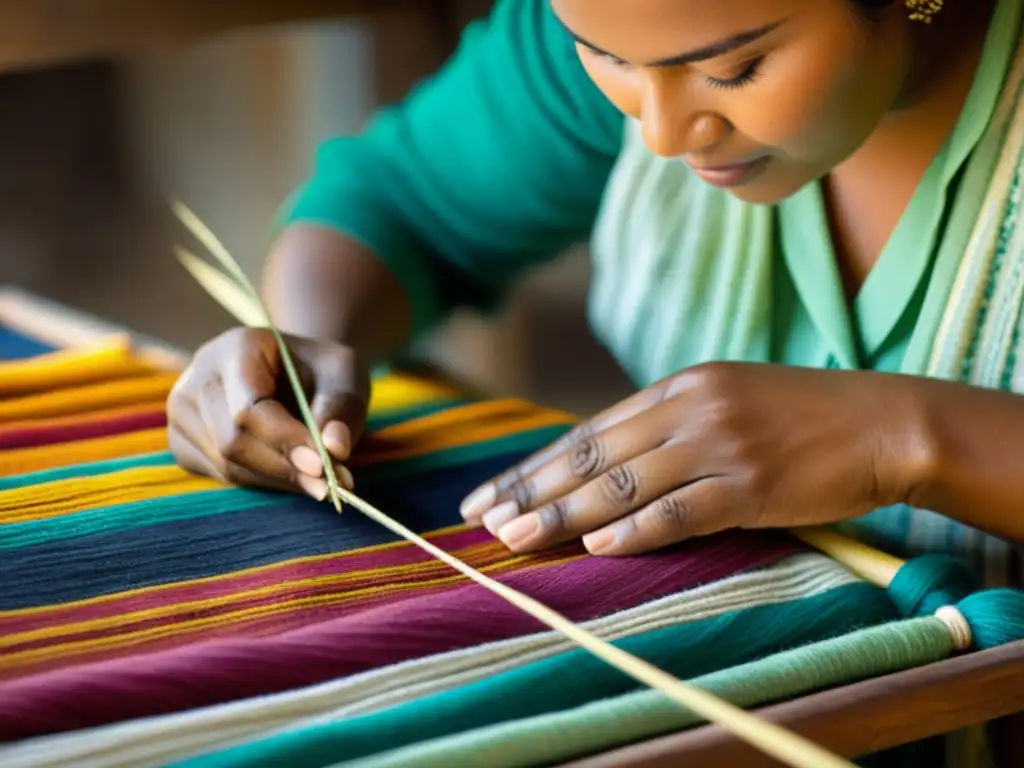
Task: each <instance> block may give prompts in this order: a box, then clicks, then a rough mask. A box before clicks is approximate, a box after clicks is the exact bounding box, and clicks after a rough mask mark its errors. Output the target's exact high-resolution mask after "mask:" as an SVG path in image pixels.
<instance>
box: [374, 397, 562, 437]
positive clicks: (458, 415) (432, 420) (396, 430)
mask: <svg viewBox="0 0 1024 768" xmlns="http://www.w3.org/2000/svg"><path fill="white" fill-rule="evenodd" d="M540 413H549V414H554V413H560V412H557V411H553V410H549V409H546V408H538V407H537V406H535V405H531V404H530V403H527V402H525V401H523V400H517V399H514V398H507V399H502V400H490V401H488V402H485V403H471V404H468V405H460V406H458V407H456V408H449V409H448V410H445V411H441V412H440V413H429V414H426V415H425V416H421V417H419V418H417V419H410V420H409V421H403V422H401V423H400V424H393V425H391V426H389V427H385V428H384V429H381V430H378V431H377V432H374V433H373V434H374V437H378V438H380V439H381V440H403V439H407V438H410V437H415V436H417V435H419V434H421V433H424V432H436V431H439V430H443V429H450V428H451V427H453V426H457V425H460V424H463V423H466V422H470V423H480V422H484V421H494V420H495V419H499V418H508V417H513V416H523V415H534V414H540ZM560 415H561V414H560Z"/></svg>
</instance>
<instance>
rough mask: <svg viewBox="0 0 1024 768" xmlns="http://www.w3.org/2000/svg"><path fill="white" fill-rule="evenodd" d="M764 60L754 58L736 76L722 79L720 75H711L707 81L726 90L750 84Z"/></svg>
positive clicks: (712, 85) (713, 86)
mask: <svg viewBox="0 0 1024 768" xmlns="http://www.w3.org/2000/svg"><path fill="white" fill-rule="evenodd" d="M762 61H763V59H761V58H758V59H754V60H753V61H751V62H750V64H748V65H747V68H746V69H744V70H743V71H742V72H741V73H740V74H739V75H737V76H736V77H730V78H728V79H722V78H718V77H710V76H709V77H707V78H706V80H707V83H708V85H710V86H711V87H712V88H723V89H725V90H735V89H737V88H742V87H743V86H745V85H749V84H750V83H751V82H753V81H754V80H755V79H756V78H757V75H758V68H759V67H760V66H761V62H762Z"/></svg>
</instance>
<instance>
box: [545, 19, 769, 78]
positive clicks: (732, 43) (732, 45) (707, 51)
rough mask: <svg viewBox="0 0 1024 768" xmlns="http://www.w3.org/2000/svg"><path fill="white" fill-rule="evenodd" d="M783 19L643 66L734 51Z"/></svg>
mask: <svg viewBox="0 0 1024 768" xmlns="http://www.w3.org/2000/svg"><path fill="white" fill-rule="evenodd" d="M784 21H785V19H782V20H779V21H774V22H772V23H771V24H765V25H764V26H762V27H757V28H756V29H748V30H746V31H745V32H739V33H737V34H735V35H730V36H729V37H726V38H724V39H722V40H719V41H718V42H716V43H711V45H705V46H704V47H703V48H697V49H696V50H693V51H687V52H686V53H680V54H678V55H676V56H669V57H668V58H666V59H658V60H657V61H652V62H650V63H649V64H646V65H644V66H648V67H679V66H682V65H684V64H693V63H695V62H698V61H707V60H708V59H714V58H717V57H719V56H723V55H725V54H727V53H730V52H731V51H735V50H736V49H737V48H742V47H743V46H745V45H749V44H750V43H752V42H754V41H755V40H758V39H760V38H762V37H764V36H765V35H767V34H768V33H769V32H773V31H775V30H776V29H777V28H778V27H779V26H780V25H781V24H782V23H783V22H784ZM562 26H563V27H565V29H566V31H567V32H568V33H569V35H570V36H572V38H573V39H574V40H575V41H576V42H577V43H579V44H580V45H584V46H586V47H587V48H590V49H591V50H592V51H594V52H596V53H600V54H602V55H604V56H610V57H612V58H613V59H618V58H619V57H618V56H616V55H615V54H614V53H609V52H608V51H605V50H602V49H601V48H599V47H598V46H596V45H594V44H593V43H591V42H588V41H587V40H584V39H583V38H582V37H580V36H579V35H577V34H576V33H575V32H573V31H572V30H571V29H569V28H568V27H566V26H565V23H564V22H563V23H562Z"/></svg>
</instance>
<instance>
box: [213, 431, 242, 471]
mask: <svg viewBox="0 0 1024 768" xmlns="http://www.w3.org/2000/svg"><path fill="white" fill-rule="evenodd" d="M217 451H218V453H220V455H221V456H222V457H223V458H224V460H225V461H227V462H228V464H232V465H234V464H238V463H240V462H241V461H242V459H243V457H244V456H245V441H244V440H243V439H242V435H241V434H240V433H239V432H232V433H231V434H229V435H225V436H224V437H222V438H220V439H219V440H218V441H217Z"/></svg>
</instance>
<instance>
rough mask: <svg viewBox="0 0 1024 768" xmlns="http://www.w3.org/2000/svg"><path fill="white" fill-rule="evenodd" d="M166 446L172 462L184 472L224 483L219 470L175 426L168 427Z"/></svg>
mask: <svg viewBox="0 0 1024 768" xmlns="http://www.w3.org/2000/svg"><path fill="white" fill-rule="evenodd" d="M168 427H169V428H168V430H167V444H168V447H169V448H170V451H171V453H172V454H173V455H174V460H175V461H176V462H177V463H178V466H180V467H181V468H182V469H184V470H185V471H186V472H191V473H192V474H194V475H202V476H203V477H209V478H211V479H213V480H220V481H221V482H225V480H224V477H223V476H222V475H221V473H220V470H218V469H217V467H216V465H214V463H213V462H212V461H210V459H209V458H208V457H207V455H206V453H205V452H204V451H203V450H202V449H201V448H200V447H199V446H198V445H196V444H195V443H194V442H193V441H192V439H191V438H190V436H189V435H188V434H186V433H185V432H184V431H183V430H182V429H181V428H179V427H178V425H177V424H170V425H168Z"/></svg>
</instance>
